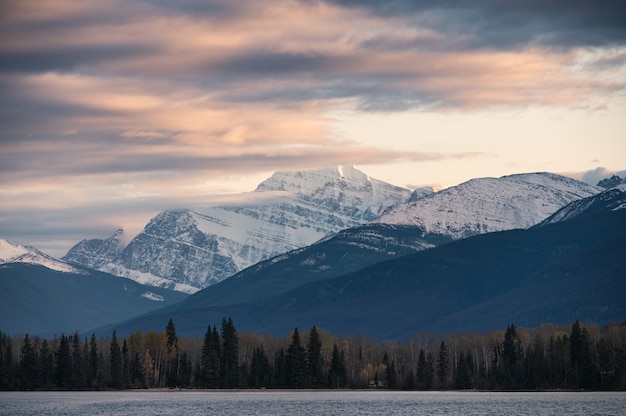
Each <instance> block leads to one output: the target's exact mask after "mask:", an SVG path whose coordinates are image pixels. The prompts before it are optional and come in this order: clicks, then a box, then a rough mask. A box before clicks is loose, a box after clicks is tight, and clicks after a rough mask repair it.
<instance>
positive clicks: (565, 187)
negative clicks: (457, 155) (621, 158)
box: [374, 173, 602, 239]
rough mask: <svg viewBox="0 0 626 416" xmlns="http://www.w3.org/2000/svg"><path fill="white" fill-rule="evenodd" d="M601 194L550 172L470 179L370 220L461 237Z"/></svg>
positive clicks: (511, 225) (524, 224)
mask: <svg viewBox="0 0 626 416" xmlns="http://www.w3.org/2000/svg"><path fill="white" fill-rule="evenodd" d="M601 190H602V189H601V188H598V187H595V186H592V185H588V184H586V183H584V182H580V181H577V180H574V179H570V178H566V177H564V176H559V175H555V174H552V173H529V174H518V175H510V176H503V177H501V178H497V179H496V178H480V179H472V180H470V181H467V182H464V183H462V184H460V185H458V186H454V187H451V188H448V189H445V190H443V191H439V192H437V193H436V194H433V195H430V196H427V197H424V198H421V199H418V200H416V201H414V202H410V203H408V204H402V205H398V206H396V207H393V208H390V209H389V210H388V211H387V212H385V213H384V214H383V215H382V216H381V217H380V218H378V219H376V220H375V221H374V222H376V223H384V224H402V225H415V226H418V227H420V228H422V229H423V230H424V231H425V232H427V233H434V234H440V235H447V236H449V237H451V238H453V239H460V238H466V237H470V236H473V235H477V234H484V233H488V232H493V231H503V230H511V229H515V228H528V227H531V226H533V225H535V224H537V223H539V222H540V221H542V220H544V219H545V218H547V217H548V216H550V215H551V214H553V213H554V212H555V211H557V210H558V209H560V208H561V207H563V206H565V205H567V204H569V203H570V202H572V201H575V200H579V199H582V198H586V197H589V196H592V195H595V194H597V193H599V192H600V191H601Z"/></svg>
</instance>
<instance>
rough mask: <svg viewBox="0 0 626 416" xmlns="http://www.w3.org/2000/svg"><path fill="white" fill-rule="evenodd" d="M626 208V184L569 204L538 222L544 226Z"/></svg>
mask: <svg viewBox="0 0 626 416" xmlns="http://www.w3.org/2000/svg"><path fill="white" fill-rule="evenodd" d="M620 209H626V184H625V185H618V186H616V187H614V188H610V189H608V190H606V191H604V192H602V193H599V194H597V195H594V196H590V197H588V198H584V199H580V200H577V201H574V202H572V203H570V204H567V205H566V206H564V207H563V208H561V209H560V210H558V211H557V212H555V213H554V214H552V215H550V216H549V217H548V218H546V219H545V220H543V221H542V222H540V223H539V224H537V226H538V227H542V226H544V225H548V224H554V223H557V222H561V221H569V220H572V219H574V218H578V217H581V216H584V215H590V214H597V213H600V212H608V211H618V210H620Z"/></svg>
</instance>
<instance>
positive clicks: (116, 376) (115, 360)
mask: <svg viewBox="0 0 626 416" xmlns="http://www.w3.org/2000/svg"><path fill="white" fill-rule="evenodd" d="M109 353H110V355H109V366H110V370H109V374H110V383H109V385H110V387H111V388H114V389H121V388H123V387H124V385H123V384H124V383H123V374H122V369H123V360H122V351H121V350H120V344H119V342H118V340H117V333H116V331H115V330H114V331H113V336H112V337H111V344H110V347H109Z"/></svg>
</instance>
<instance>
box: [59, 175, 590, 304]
mask: <svg viewBox="0 0 626 416" xmlns="http://www.w3.org/2000/svg"><path fill="white" fill-rule="evenodd" d="M601 190H602V188H599V187H594V186H591V185H588V184H585V183H583V182H580V181H576V180H574V179H570V178H566V177H563V176H559V175H554V174H550V173H535V174H521V175H511V176H505V177H502V178H481V179H474V180H471V181H468V182H465V183H463V184H461V185H458V186H455V187H452V188H448V189H446V190H444V191H440V192H437V193H434V192H433V191H432V189H423V188H422V189H418V190H415V191H414V192H413V193H411V191H409V190H408V189H404V188H399V187H396V186H393V185H390V184H387V183H384V182H382V181H378V180H375V179H372V178H370V177H369V176H367V175H366V174H364V173H362V172H360V171H359V170H357V169H355V168H354V167H351V166H338V167H333V168H325V169H320V170H313V171H297V172H277V173H275V174H274V175H272V176H271V177H270V178H268V179H267V180H266V181H264V182H262V183H261V184H260V185H259V186H258V187H257V189H256V190H255V191H254V192H251V193H249V194H248V195H245V196H246V199H247V201H246V202H245V203H241V204H238V205H237V204H232V205H224V206H217V207H195V208H190V209H184V210H169V211H164V212H161V213H159V214H158V215H157V216H156V217H154V218H153V219H152V220H150V222H149V223H148V224H147V225H146V227H145V228H144V230H143V231H142V232H141V233H139V235H137V236H136V237H135V238H134V239H133V240H132V241H131V242H130V244H128V246H126V247H122V246H121V241H122V239H121V238H120V232H121V231H118V232H117V233H116V234H115V235H114V236H113V237H110V238H108V239H105V240H84V241H82V242H80V243H78V244H77V245H76V246H74V247H73V248H72V249H70V250H69V252H68V253H67V254H66V255H65V256H64V257H63V260H65V261H67V262H69V263H72V264H78V265H82V266H85V267H90V268H95V269H98V270H102V271H105V272H109V273H111V274H115V275H118V276H124V277H128V278H131V279H134V280H136V281H138V282H140V283H143V284H147V285H152V286H160V287H168V288H172V289H174V290H179V291H183V292H186V293H193V292H195V291H197V290H199V289H201V288H205V287H207V286H210V285H212V284H216V283H218V282H220V281H222V280H224V279H225V278H227V277H230V276H232V275H234V274H235V273H237V272H239V271H241V270H243V269H245V268H247V267H248V266H251V265H254V264H257V263H258V262H260V261H263V260H266V259H269V258H272V257H274V256H276V255H280V254H283V253H286V252H288V251H290V250H294V249H298V248H302V247H307V246H309V245H311V244H313V243H315V242H317V241H319V240H321V239H324V238H328V237H329V236H332V235H334V234H336V233H337V232H340V231H342V230H345V229H350V228H353V227H358V226H360V225H363V224H367V223H370V222H374V223H378V224H390V225H402V226H411V227H417V228H418V229H417V230H416V233H417V234H416V235H429V236H437V237H435V240H434V241H448V240H450V239H460V238H466V237H469V236H472V235H477V234H482V233H486V232H491V231H501V230H509V229H514V228H527V227H530V226H532V225H535V224H537V223H538V222H540V221H542V220H543V219H545V218H546V217H548V216H549V215H550V214H552V213H553V212H555V211H556V210H558V209H559V208H561V207H563V206H564V205H566V204H568V203H569V202H572V201H574V200H577V199H581V198H584V197H588V196H591V195H594V194H596V193H598V192H600V191H601ZM405 228H406V227H405ZM371 230H372V228H371V227H370V228H369V229H365V232H366V233H370V232H371ZM352 235H355V233H354V232H353V233H352ZM358 238H360V237H358ZM358 238H357V239H358ZM363 238H364V239H367V236H364V237H363ZM418 239H419V238H418ZM412 244H413V247H412V250H413V251H416V250H420V249H423V248H426V247H431V246H432V245H433V242H432V241H429V240H428V238H426V239H424V240H419V241H417V240H416V241H415V242H414V243H412ZM358 266H362V265H361V264H359V265H358Z"/></svg>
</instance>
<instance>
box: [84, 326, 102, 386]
mask: <svg viewBox="0 0 626 416" xmlns="http://www.w3.org/2000/svg"><path fill="white" fill-rule="evenodd" d="M88 363H89V364H88V367H87V380H88V385H89V386H90V387H91V388H94V387H96V386H99V384H100V383H99V382H98V342H97V340H96V334H93V333H92V334H91V340H90V341H89V360H88Z"/></svg>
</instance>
